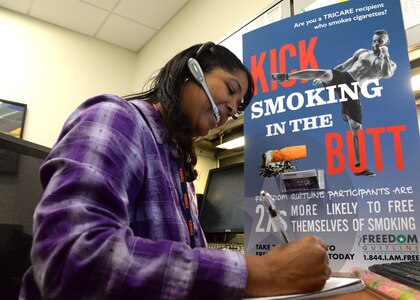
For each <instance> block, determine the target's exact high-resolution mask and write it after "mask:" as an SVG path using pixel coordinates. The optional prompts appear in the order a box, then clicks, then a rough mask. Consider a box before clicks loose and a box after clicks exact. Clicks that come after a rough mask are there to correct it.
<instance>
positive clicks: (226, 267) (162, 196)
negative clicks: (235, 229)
mask: <svg viewBox="0 0 420 300" xmlns="http://www.w3.org/2000/svg"><path fill="white" fill-rule="evenodd" d="M189 61H190V65H189V64H188V62H189ZM191 63H192V65H191ZM197 64H198V65H199V66H201V68H202V70H203V72H204V74H205V81H204V82H203V83H202V84H201V83H200V82H199V81H197V79H196V78H195V77H194V76H193V74H195V73H194V72H196V71H197V69H194V68H198V67H197ZM195 75H196V76H197V74H195ZM198 75H199V74H198ZM207 87H208V90H207ZM252 95H253V83H252V77H251V75H250V73H249V72H248V71H247V69H246V68H245V67H244V66H243V64H242V63H241V62H240V61H239V60H238V59H237V58H236V57H235V56H234V55H233V54H232V53H231V52H230V51H229V50H227V49H226V48H224V47H222V46H218V45H214V44H213V43H206V44H204V45H196V46H192V47H190V48H188V49H186V50H184V51H182V52H180V53H179V54H178V55H176V56H175V57H174V58H172V59H171V60H170V61H169V62H168V63H167V64H166V65H165V66H164V67H163V68H162V70H161V71H160V72H159V74H158V75H157V77H156V78H155V79H154V81H153V82H152V84H151V88H150V90H148V91H146V92H144V93H141V94H138V95H132V96H130V97H128V99H125V100H123V99H121V98H119V97H117V96H112V95H101V96H97V97H94V98H91V99H89V100H87V101H86V102H85V103H83V104H82V105H81V106H80V107H79V108H78V109H76V111H75V112H74V113H73V114H72V115H71V116H70V117H69V119H68V120H67V121H66V123H65V125H64V128H63V130H62V132H61V134H60V136H59V138H58V141H57V142H56V144H55V145H54V147H53V149H52V150H51V153H50V155H49V156H48V158H47V159H46V161H45V162H44V164H43V165H42V167H41V182H42V184H43V187H44V189H45V192H44V195H43V197H42V200H41V202H40V204H39V206H38V207H37V209H36V211H35V224H34V242H33V248H32V255H31V256H32V267H31V268H30V269H29V270H28V272H27V273H26V274H25V277H24V280H23V284H22V290H21V295H20V298H21V299H43V298H45V299H140V298H141V299H206V298H208V299H240V298H241V297H242V296H244V295H249V296H251V295H269V294H278V293H290V292H303V291H309V290H314V289H319V288H321V287H322V285H323V284H324V282H325V280H326V278H327V277H328V276H329V267H328V262H327V259H326V254H325V245H323V244H322V242H320V241H319V240H318V239H317V238H315V237H308V238H304V239H301V240H299V241H297V242H295V243H291V244H290V245H288V246H287V247H276V248H274V249H273V250H272V251H271V252H270V253H268V254H267V255H266V256H264V257H253V256H243V255H242V254H240V253H237V252H230V251H224V250H213V249H208V248H206V241H205V237H204V234H203V232H202V231H201V228H200V224H199V222H198V219H197V205H196V202H195V193H194V187H193V184H192V181H193V180H194V179H195V178H196V177H197V174H196V171H195V170H194V166H195V165H196V162H197V158H196V155H195V153H194V138H195V137H198V136H204V135H206V134H207V133H208V131H209V130H210V129H212V128H215V127H217V126H221V125H222V124H224V123H225V122H226V121H227V119H228V118H229V117H234V116H235V114H237V113H239V112H240V111H243V110H244V109H245V107H246V105H247V104H248V103H249V101H250V100H251V98H252ZM127 100H128V101H127ZM213 102H214V103H213ZM213 104H214V105H213ZM214 106H215V107H214ZM309 255H311V256H312V258H313V260H312V259H311V260H309V259H308V258H307V257H308V256H309ZM308 267H309V268H310V270H306V269H307V268H308ZM303 274H304V275H305V276H306V277H305V278H300V276H302V275H303ZM297 279H299V280H297ZM297 281H299V282H297Z"/></svg>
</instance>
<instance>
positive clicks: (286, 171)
mask: <svg viewBox="0 0 420 300" xmlns="http://www.w3.org/2000/svg"><path fill="white" fill-rule="evenodd" d="M377 30H380V31H377ZM383 30H385V31H386V32H384V31H383ZM375 32H378V33H375ZM384 35H385V37H384ZM386 38H388V40H389V42H388V41H387V40H386ZM380 39H382V41H379V40H380ZM375 43H376V44H378V43H379V44H378V45H380V46H381V47H377V46H375V51H374V50H373V48H372V47H373V45H374V44H375ZM243 46H244V49H243V51H244V52H243V57H244V63H245V65H247V67H248V68H249V69H250V70H251V73H252V74H253V78H254V81H255V87H256V90H255V96H254V98H253V100H252V102H251V104H250V105H249V106H248V108H247V109H246V111H245V123H244V130H245V200H244V201H245V203H244V210H245V219H244V222H245V251H246V253H249V254H253V255H264V254H265V253H266V252H267V251H269V250H270V248H271V247H272V245H275V244H278V241H279V237H278V236H279V233H278V232H276V229H275V227H274V226H273V223H272V222H271V220H270V218H269V216H268V213H267V211H266V210H265V208H264V206H263V204H262V201H261V198H260V191H261V190H264V191H266V192H268V193H270V194H271V195H272V197H273V200H274V202H275V204H276V206H277V208H278V210H279V211H280V214H281V215H282V216H283V218H284V220H285V224H286V226H287V235H288V236H290V237H292V238H293V239H297V238H299V237H302V236H304V235H318V236H320V237H321V238H323V239H324V240H326V241H327V243H328V245H329V248H328V256H329V259H330V264H331V267H332V269H333V271H349V270H350V269H351V268H352V267H355V266H358V267H365V268H367V267H368V266H369V265H372V264H375V263H381V262H392V261H406V260H419V249H420V248H419V241H418V238H419V224H418V223H419V222H420V219H419V217H418V216H419V215H420V196H419V195H420V186H419V184H420V180H419V175H420V174H419V170H420V168H419V167H420V164H419V161H420V156H419V151H420V147H419V145H420V143H419V142H420V140H419V129H418V124H417V115H416V107H415V100H414V95H413V91H412V89H411V86H410V65H409V60H408V53H407V42H406V39H405V31H404V25H403V20H402V14H401V7H400V3H399V1H393V0H370V1H356V0H355V1H346V2H343V3H338V4H335V5H331V6H328V7H323V8H320V9H316V10H312V11H309V12H306V13H302V14H299V15H296V16H294V17H292V18H288V19H284V20H281V21H278V22H276V23H273V24H269V25H267V26H265V27H262V28H259V29H256V30H254V31H251V32H249V33H246V34H245V35H244V36H243ZM384 46H385V47H384ZM384 62H385V65H386V70H385V68H384V65H383V63H384ZM332 69H336V70H339V71H340V72H332ZM303 70H306V74H305V72H303ZM286 73H287V75H284V74H286ZM294 73H295V74H294ZM293 74H294V75H295V76H296V75H297V74H299V76H301V77H300V78H299V79H297V78H294V77H293V76H294V75H293ZM340 74H341V75H340ZM315 75H316V76H315ZM348 75H350V78H349V77H348ZM303 76H307V77H305V78H307V80H303V79H301V78H302V77H303ZM273 77H274V79H275V80H272V79H273ZM351 79H353V81H351ZM349 80H350V81H349Z"/></svg>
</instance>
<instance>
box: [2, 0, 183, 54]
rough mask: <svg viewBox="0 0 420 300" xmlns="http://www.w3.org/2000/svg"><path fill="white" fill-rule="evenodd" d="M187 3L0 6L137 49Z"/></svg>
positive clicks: (134, 0)
mask: <svg viewBox="0 0 420 300" xmlns="http://www.w3.org/2000/svg"><path fill="white" fill-rule="evenodd" d="M187 2H188V0H0V7H4V8H7V9H10V10H13V11H16V12H19V13H21V14H24V15H27V16H30V17H33V18H36V19H39V20H42V21H45V22H48V23H51V24H54V25H57V26H60V27H64V28H67V29H69V30H73V31H76V32H79V33H81V34H84V35H87V36H90V37H93V38H96V39H99V40H102V41H105V42H108V43H111V44H113V45H116V46H119V47H122V48H125V49H128V50H131V51H134V52H137V51H138V50H139V49H140V48H141V47H142V46H143V45H144V44H145V43H146V42H147V41H148V40H149V39H150V38H151V37H152V36H153V35H154V34H156V33H157V32H159V30H160V29H161V28H162V27H163V26H164V25H165V24H166V23H167V22H168V21H169V20H170V19H171V18H172V17H173V16H174V15H175V14H176V13H177V12H178V11H179V10H180V9H181V8H182V7H183V6H184V5H185V4H186V3H187Z"/></svg>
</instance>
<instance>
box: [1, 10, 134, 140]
mask: <svg viewBox="0 0 420 300" xmlns="http://www.w3.org/2000/svg"><path fill="white" fill-rule="evenodd" d="M0 41H1V47H0V87H1V88H0V99H5V100H10V101H15V102H21V103H26V104H27V106H28V110H27V116H26V122H25V128H24V134H23V138H24V139H26V140H29V141H31V142H34V143H37V144H41V145H44V146H47V147H51V146H52V145H53V143H54V142H55V140H56V138H57V136H58V134H59V132H60V129H61V127H62V125H63V122H64V120H65V119H66V118H67V116H68V115H69V114H70V113H71V112H72V111H73V110H74V108H75V107H76V106H77V105H78V104H79V103H81V102H82V101H83V100H85V99H86V98H88V97H91V96H93V95H97V94H102V93H113V94H120V95H124V94H128V93H131V92H132V86H133V77H134V65H135V61H136V56H137V55H136V53H133V52H131V51H128V50H124V49H122V48H119V47H115V46H112V45H110V44H108V43H104V42H100V41H98V40H95V39H93V38H89V37H86V36H84V35H81V34H78V33H74V32H72V31H69V30H65V29H62V28H60V27H57V26H52V25H49V24H47V23H44V22H41V21H37V20H36V19H33V18H29V17H26V16H24V15H21V14H17V13H14V12H11V11H8V10H6V9H3V8H0Z"/></svg>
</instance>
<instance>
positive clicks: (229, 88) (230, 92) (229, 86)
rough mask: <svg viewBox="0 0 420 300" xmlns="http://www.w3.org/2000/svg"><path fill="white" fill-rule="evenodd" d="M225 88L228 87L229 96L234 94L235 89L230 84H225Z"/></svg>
mask: <svg viewBox="0 0 420 300" xmlns="http://www.w3.org/2000/svg"><path fill="white" fill-rule="evenodd" d="M227 87H228V90H229V94H231V95H233V94H235V89H234V88H233V87H232V86H231V85H230V84H227Z"/></svg>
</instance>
